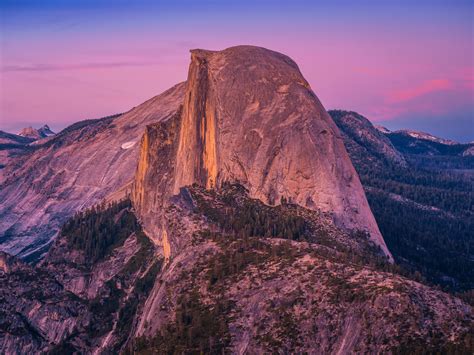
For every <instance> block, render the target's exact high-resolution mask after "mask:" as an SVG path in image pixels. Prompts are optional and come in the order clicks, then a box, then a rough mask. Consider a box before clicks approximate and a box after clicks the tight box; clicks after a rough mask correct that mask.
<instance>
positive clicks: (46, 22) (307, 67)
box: [0, 0, 474, 142]
mask: <svg viewBox="0 0 474 355" xmlns="http://www.w3.org/2000/svg"><path fill="white" fill-rule="evenodd" d="M239 44H252V45H258V46H262V47H266V48H269V49H273V50H276V51H279V52H282V53H284V54H287V55H289V56H290V57H291V58H293V59H294V60H295V61H296V62H297V63H298V65H299V67H300V69H301V71H302V73H303V75H304V76H305V78H306V79H307V80H308V82H309V83H310V85H311V87H312V89H313V91H314V92H315V93H316V95H317V96H318V97H319V99H320V100H321V101H322V103H323V105H324V107H325V108H326V109H328V110H329V109H345V110H352V111H357V112H359V113H360V114H362V115H364V116H366V117H367V118H368V119H370V120H371V121H372V122H374V123H377V124H382V125H384V126H386V127H388V128H389V129H401V128H409V129H416V130H423V131H427V132H429V133H432V134H435V135H439V136H442V137H446V138H451V139H455V140H458V141H461V142H468V141H473V140H474V1H471V0H468V1H465V0H433V1H425V0H418V1H405V0H398V1H393V0H384V1H368V0H359V1H347V0H332V1H329V0H328V1H316V0H313V1H303V0H293V1H278V0H274V1H270V0H266V1H258V0H253V1H249V0H240V1H233V0H227V1H209V0H200V1H190V0H175V1H159V0H157V1H151V0H135V1H125V0H110V1H105V0H82V1H80V0H62V1H58V0H55V1H54V0H36V1H33V0H0V130H6V131H9V132H18V131H19V130H20V129H21V128H22V127H26V126H33V127H40V126H42V125H43V124H48V125H49V126H50V127H51V128H52V129H53V130H56V131H59V130H61V129H63V128H64V127H66V126H67V125H69V124H71V123H73V122H76V121H78V120H82V119H89V118H98V117H103V116H107V115H110V114H114V113H119V112H124V111H127V110H129V109H130V108H132V107H134V106H137V105H139V104H140V103H142V102H144V101H146V100H147V99H149V98H150V97H153V96H155V95H157V94H159V93H161V92H162V91H164V90H166V89H168V88H169V87H171V86H173V85H174V84H176V83H178V82H181V81H184V80H186V76H187V70H188V65H189V61H190V54H189V49H192V48H205V49H214V50H219V49H224V48H227V47H231V46H234V45H239Z"/></svg>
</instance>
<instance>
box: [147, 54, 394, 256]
mask: <svg viewBox="0 0 474 355" xmlns="http://www.w3.org/2000/svg"><path fill="white" fill-rule="evenodd" d="M177 139H178V140H177V142H175V144H176V145H177V153H176V158H175V159H172V158H169V160H170V161H173V160H175V164H174V172H173V176H172V177H170V174H171V172H169V171H168V169H167V172H166V174H167V177H168V178H171V179H173V180H174V181H173V183H172V185H173V188H172V193H173V194H176V193H178V192H179V189H180V188H182V187H183V186H186V185H191V184H192V183H197V184H199V185H201V186H205V187H207V188H212V187H216V186H217V187H218V186H220V185H221V184H222V183H223V182H239V183H241V184H243V185H244V186H245V187H246V188H248V189H249V191H250V195H251V196H252V197H254V198H258V199H260V200H262V201H264V202H265V203H268V204H270V205H275V204H279V203H280V201H281V199H282V198H284V199H286V200H289V201H291V202H294V203H297V204H299V205H301V206H304V207H307V208H311V209H319V210H322V211H325V212H330V213H332V214H333V216H334V220H335V222H336V223H337V224H338V225H340V226H343V227H345V228H347V229H350V230H355V229H358V230H364V231H367V232H368V233H369V234H370V235H371V238H372V240H373V241H374V242H375V243H376V244H378V245H379V246H380V247H381V248H382V250H383V251H384V252H385V253H386V254H387V255H390V253H389V251H388V250H387V248H386V246H385V243H384V241H383V238H382V236H381V234H380V232H379V229H378V227H377V224H376V222H375V219H374V217H373V215H372V212H371V211H370V208H369V206H368V203H367V200H366V197H365V194H364V191H363V189H362V186H361V183H360V181H359V178H358V176H357V173H356V172H355V170H354V168H353V166H352V163H351V161H350V160H349V157H348V155H347V152H346V150H345V148H344V145H343V142H342V140H341V135H340V133H339V131H338V129H337V127H336V126H335V124H334V122H333V121H332V119H331V118H330V117H329V115H328V114H327V112H326V111H325V109H324V107H323V106H322V104H321V103H320V101H319V100H318V98H317V97H316V95H315V94H314V93H313V91H312V90H311V88H310V86H309V84H308V83H307V81H306V80H305V79H304V78H303V76H302V74H301V72H300V71H299V69H298V66H297V65H296V64H295V62H293V60H291V59H290V58H288V57H287V56H285V55H282V54H280V53H277V52H273V51H270V50H267V49H264V48H259V47H252V46H238V47H232V48H229V49H226V50H223V51H220V52H214V51H206V50H200V49H198V50H192V51H191V64H190V67H189V74H188V80H187V84H186V93H185V97H184V101H183V110H182V114H181V120H180V127H179V133H177ZM142 143H143V144H149V142H148V141H146V140H145V139H144V140H143V141H142ZM154 171H156V169H154ZM138 175H143V172H142V171H141V170H139V172H138ZM154 193H157V194H163V191H157V192H152V194H154ZM150 198H151V197H150Z"/></svg>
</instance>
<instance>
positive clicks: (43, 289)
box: [0, 208, 162, 354]
mask: <svg viewBox="0 0 474 355" xmlns="http://www.w3.org/2000/svg"><path fill="white" fill-rule="evenodd" d="M97 211H98V210H97ZM97 213H98V214H97ZM97 213H96V214H93V215H90V218H93V217H92V216H94V217H97V216H98V215H100V214H101V213H108V212H107V210H105V211H101V212H97ZM110 218H111V220H107V221H106V223H108V224H110V223H114V222H115V223H119V224H120V225H123V226H125V224H126V223H128V225H127V226H128V228H130V226H134V225H135V226H137V225H136V224H135V223H133V219H135V217H134V216H133V214H131V212H130V211H129V210H128V209H127V208H125V209H119V210H117V213H116V214H112V215H110ZM130 219H132V223H130V222H131V220H130ZM91 221H92V219H88V218H86V219H84V220H83V221H82V222H84V223H83V224H85V225H87V224H88V225H89V226H90V223H91ZM127 221H128V222H127ZM94 222H97V219H95V220H94ZM101 228H103V225H102V226H101ZM73 232H74V231H73ZM76 232H77V231H76ZM76 232H74V233H76ZM120 232H121V233H123V232H125V228H123V229H122V230H120ZM81 237H82V238H87V237H91V233H90V231H89V234H88V235H86V233H84V234H83V235H81ZM110 237H111V238H116V239H115V240H114V242H113V243H112V246H113V247H111V248H108V249H109V250H107V252H106V253H104V254H103V256H102V257H101V258H99V259H93V258H92V257H91V255H90V254H89V253H90V251H88V250H87V249H84V248H81V247H78V245H75V244H74V243H73V242H72V241H71V238H72V236H71V235H66V234H61V236H60V237H59V238H58V239H57V240H56V241H55V243H54V245H53V246H52V248H51V249H50V251H49V253H48V255H47V256H46V257H45V258H44V259H43V260H42V262H41V264H40V265H38V266H36V267H32V266H30V265H27V264H25V263H23V262H21V261H20V260H19V259H17V258H15V257H12V256H9V255H7V254H5V253H1V252H0V301H1V302H0V318H1V320H0V352H1V353H2V354H23V353H60V354H64V353H76V352H77V353H88V354H92V353H97V354H100V353H119V351H120V349H121V348H122V347H123V346H124V344H126V342H127V340H128V338H129V336H130V333H131V332H132V329H133V327H134V321H135V320H136V319H137V318H138V317H139V315H140V314H141V305H142V304H143V303H144V301H145V299H146V297H147V295H148V292H149V291H150V289H151V287H152V286H153V284H154V280H155V277H156V275H157V274H158V272H159V271H160V268H161V265H162V259H161V258H160V257H158V256H157V255H156V253H155V250H154V247H153V245H152V243H151V242H150V241H149V240H148V239H147V238H146V237H145V236H144V234H143V233H142V231H141V228H139V227H136V228H134V230H133V231H131V233H130V234H129V235H125V236H124V238H123V239H121V240H119V239H118V236H117V235H113V236H109V238H110ZM95 238H97V236H96V237H95ZM95 242H96V243H97V244H101V245H104V240H100V239H99V240H96V241H95Z"/></svg>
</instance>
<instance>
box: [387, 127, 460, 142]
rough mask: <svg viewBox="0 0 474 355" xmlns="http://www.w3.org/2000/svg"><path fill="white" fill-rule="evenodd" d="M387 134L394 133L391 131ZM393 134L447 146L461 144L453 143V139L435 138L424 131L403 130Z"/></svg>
mask: <svg viewBox="0 0 474 355" xmlns="http://www.w3.org/2000/svg"><path fill="white" fill-rule="evenodd" d="M387 133H392V132H390V131H389V132H387ZM393 133H400V134H404V135H408V136H410V137H413V138H417V139H424V140H427V141H431V142H436V143H441V144H447V145H454V144H459V142H456V141H453V140H451V139H445V138H440V137H436V136H434V135H432V134H430V133H426V132H422V131H415V130H410V129H401V130H398V131H395V132H393Z"/></svg>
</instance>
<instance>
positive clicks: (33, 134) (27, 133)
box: [18, 124, 56, 140]
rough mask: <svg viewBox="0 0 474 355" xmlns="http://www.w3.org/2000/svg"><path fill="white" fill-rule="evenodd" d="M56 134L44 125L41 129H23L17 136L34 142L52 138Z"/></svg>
mask: <svg viewBox="0 0 474 355" xmlns="http://www.w3.org/2000/svg"><path fill="white" fill-rule="evenodd" d="M55 134H56V133H54V132H53V131H52V130H51V129H50V128H49V126H48V125H46V124H45V125H44V126H43V127H41V128H38V129H36V128H33V127H31V126H29V127H26V128H23V129H22V130H21V131H20V133H18V135H19V136H22V137H26V138H31V139H34V140H38V139H42V138H46V137H50V136H54V135H55Z"/></svg>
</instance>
